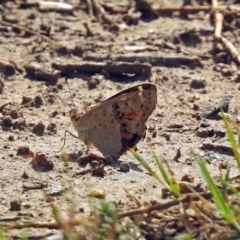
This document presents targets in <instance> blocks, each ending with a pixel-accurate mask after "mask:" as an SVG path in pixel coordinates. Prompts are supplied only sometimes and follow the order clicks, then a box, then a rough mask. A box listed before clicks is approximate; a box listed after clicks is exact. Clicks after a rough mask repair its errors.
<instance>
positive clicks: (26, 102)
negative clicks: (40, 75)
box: [22, 96, 32, 104]
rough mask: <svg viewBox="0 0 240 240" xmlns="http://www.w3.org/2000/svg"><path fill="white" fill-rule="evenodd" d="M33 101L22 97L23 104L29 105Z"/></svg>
mask: <svg viewBox="0 0 240 240" xmlns="http://www.w3.org/2000/svg"><path fill="white" fill-rule="evenodd" d="M31 101H32V98H31V97H27V96H22V104H28V103H30V102H31Z"/></svg>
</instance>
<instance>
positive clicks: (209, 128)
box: [206, 127, 215, 137]
mask: <svg viewBox="0 0 240 240" xmlns="http://www.w3.org/2000/svg"><path fill="white" fill-rule="evenodd" d="M206 130H207V131H208V136H209V137H213V136H214V133H215V132H214V129H213V128H212V127H207V128H206Z"/></svg>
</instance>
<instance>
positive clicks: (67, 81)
mask: <svg viewBox="0 0 240 240" xmlns="http://www.w3.org/2000/svg"><path fill="white" fill-rule="evenodd" d="M65 81H66V83H67V86H68V91H69V93H70V96H71V99H72V105H73V109H74V108H75V107H74V101H73V95H72V93H71V90H70V87H69V83H68V80H67V77H65Z"/></svg>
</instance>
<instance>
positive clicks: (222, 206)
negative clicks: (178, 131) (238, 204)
mask: <svg viewBox="0 0 240 240" xmlns="http://www.w3.org/2000/svg"><path fill="white" fill-rule="evenodd" d="M192 156H193V158H194V159H195V161H196V162H197V164H198V166H199V168H200V170H201V172H202V175H203V178H204V179H205V181H206V183H207V185H208V188H209V190H210V191H211V193H212V195H213V199H214V201H215V203H216V206H217V208H218V210H219V212H220V214H221V215H222V217H223V219H224V220H225V221H226V222H227V223H228V224H229V225H230V226H231V227H232V228H233V229H234V230H236V231H237V232H238V234H239V235H240V227H239V226H238V224H237V219H236V217H235V215H234V213H233V211H232V210H231V208H230V206H229V204H228V203H227V202H226V201H225V199H224V197H223V195H222V194H221V192H220V190H219V189H218V188H217V186H216V185H215V183H214V181H213V179H212V177H211V176H210V174H209V172H208V170H207V167H206V165H205V163H204V161H203V160H202V158H201V157H200V156H199V155H197V154H195V153H193V152H192Z"/></svg>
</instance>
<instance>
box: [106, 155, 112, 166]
mask: <svg viewBox="0 0 240 240" xmlns="http://www.w3.org/2000/svg"><path fill="white" fill-rule="evenodd" d="M113 162H114V160H113V158H112V157H111V156H109V155H106V156H105V163H106V164H107V165H111V164H112V163H113Z"/></svg>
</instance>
